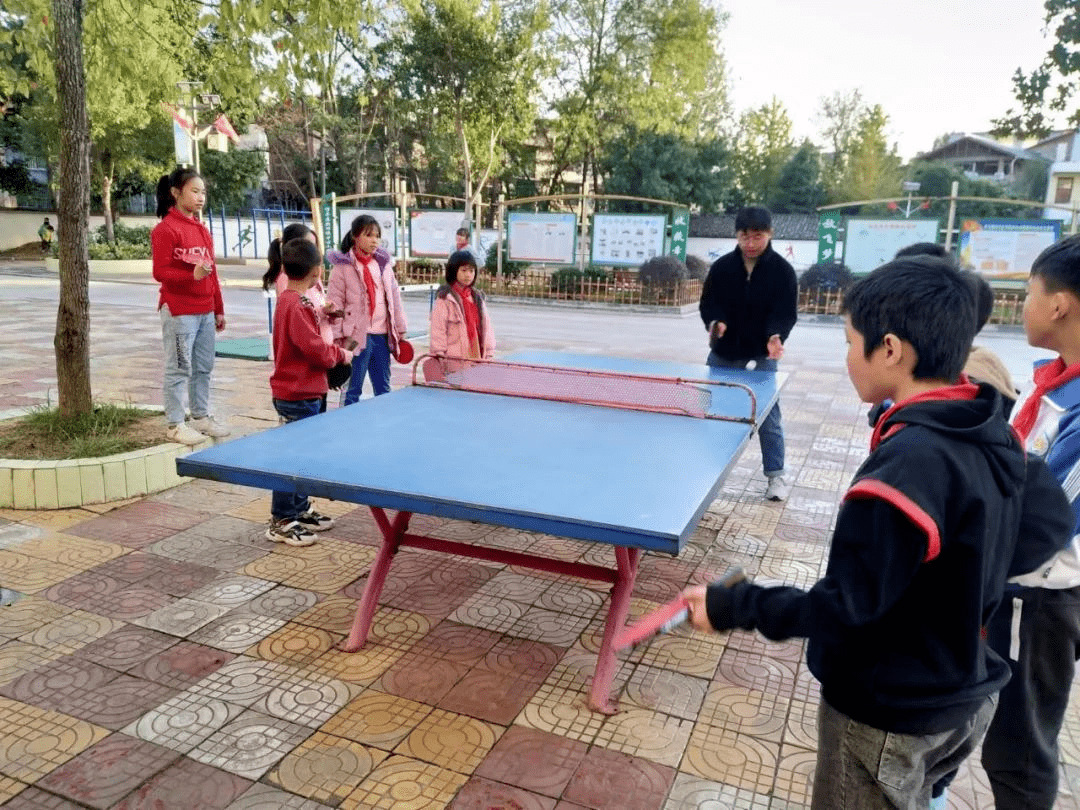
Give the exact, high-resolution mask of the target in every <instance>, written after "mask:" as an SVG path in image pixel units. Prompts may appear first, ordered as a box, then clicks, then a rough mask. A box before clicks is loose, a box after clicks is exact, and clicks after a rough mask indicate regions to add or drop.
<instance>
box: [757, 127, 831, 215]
mask: <svg viewBox="0 0 1080 810" xmlns="http://www.w3.org/2000/svg"><path fill="white" fill-rule="evenodd" d="M824 201H825V186H824V185H823V184H822V182H821V153H820V151H819V150H818V148H817V147H816V146H814V144H813V143H811V142H810V141H809V140H804V141H803V142H802V143H801V144H800V145H799V148H798V149H796V150H795V154H793V155H792V156H791V158H790V160H788V162H787V163H785V164H784V167H783V169H782V170H781V171H780V179H779V180H778V181H777V188H776V192H775V193H774V195H773V196H772V197H771V198H769V200H768V202H767V205H768V207H769V210H771V211H772V212H773V213H777V214H812V213H814V211H815V209H816V208H817V207H818V206H819V205H821V204H822V203H823V202H824Z"/></svg>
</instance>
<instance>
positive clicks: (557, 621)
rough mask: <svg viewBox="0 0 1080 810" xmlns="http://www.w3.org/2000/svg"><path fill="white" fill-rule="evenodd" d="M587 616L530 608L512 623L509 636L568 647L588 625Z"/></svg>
mask: <svg viewBox="0 0 1080 810" xmlns="http://www.w3.org/2000/svg"><path fill="white" fill-rule="evenodd" d="M589 621H590V619H589V617H588V616H572V615H570V614H569V613H556V612H554V611H552V610H542V609H540V608H530V609H529V610H527V611H525V613H524V614H523V615H522V616H521V618H520V619H518V620H517V621H516V622H514V625H513V626H512V627H511V628H510V630H509V634H510V635H512V636H518V637H520V638H527V639H530V640H532V641H541V642H543V643H545V644H554V645H556V646H558V647H569V646H571V645H572V644H573V643H574V642H575V641H577V640H578V638H579V637H580V636H581V634H582V632H584V630H585V628H586V627H587V626H588V625H589Z"/></svg>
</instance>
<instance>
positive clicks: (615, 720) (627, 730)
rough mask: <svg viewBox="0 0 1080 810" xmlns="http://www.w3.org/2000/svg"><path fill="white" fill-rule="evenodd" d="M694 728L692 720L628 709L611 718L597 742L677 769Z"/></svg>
mask: <svg viewBox="0 0 1080 810" xmlns="http://www.w3.org/2000/svg"><path fill="white" fill-rule="evenodd" d="M693 727H694V721H693V720H684V719H682V718H679V717H670V716H668V715H666V714H661V713H659V712H654V711H650V710H648V709H625V710H623V711H620V712H619V713H618V714H616V715H614V716H613V717H610V718H608V721H607V722H606V723H605V724H604V727H603V728H602V729H600V733H599V734H597V735H596V739H595V740H594V744H595V745H600V746H603V747H604V748H608V749H610V750H612V751H621V752H622V753H624V754H630V755H632V756H637V757H642V758H643V759H647V760H650V761H652V762H659V763H660V764H661V765H669V766H671V767H672V768H677V767H678V766H679V762H680V760H682V757H683V752H684V751H685V750H686V743H687V742H688V741H689V739H690V732H691V731H692V730H693Z"/></svg>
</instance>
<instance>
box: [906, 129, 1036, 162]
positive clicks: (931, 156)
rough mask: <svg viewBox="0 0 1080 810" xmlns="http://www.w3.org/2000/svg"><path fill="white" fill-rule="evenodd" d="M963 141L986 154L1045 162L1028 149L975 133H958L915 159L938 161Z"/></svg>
mask: <svg viewBox="0 0 1080 810" xmlns="http://www.w3.org/2000/svg"><path fill="white" fill-rule="evenodd" d="M964 141H968V142H969V143H971V144H974V145H975V146H977V147H979V148H980V149H985V150H986V151H988V152H992V153H994V154H998V155H1003V156H1005V157H1008V158H1018V159H1020V160H1043V161H1045V160H1046V157H1045V156H1043V155H1040V154H1039V153H1038V152H1033V151H1031V150H1030V149H1024V148H1023V147H1019V146H1009V145H1008V144H1004V143H1000V142H998V141H995V140H994V139H993V138H990V137H987V136H986V135H980V134H978V133H976V132H962V133H958V134H956V135H955V136H954V137H951V138H950V140H949V141H948V142H947V143H944V144H942V145H941V146H939V147H937V148H936V149H930V150H929V151H926V152H922V153H921V154H919V155H916V157H915V159H916V160H939V159H942V158H945V157H949V155H948V152H950V151H951V150H953V149H955V148H956V147H957V146H958V145H959V144H961V143H963V142H964Z"/></svg>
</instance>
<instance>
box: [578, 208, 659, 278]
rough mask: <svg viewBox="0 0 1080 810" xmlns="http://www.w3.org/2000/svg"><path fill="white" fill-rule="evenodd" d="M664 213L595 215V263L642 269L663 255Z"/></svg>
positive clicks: (593, 239) (593, 253) (593, 226)
mask: <svg viewBox="0 0 1080 810" xmlns="http://www.w3.org/2000/svg"><path fill="white" fill-rule="evenodd" d="M666 228H667V217H666V216H664V215H663V214H594V215H593V222H592V263H593V264H608V265H614V266H617V267H640V266H641V265H642V264H644V263H645V262H647V261H648V260H649V259H652V258H654V257H656V256H659V255H661V254H662V253H663V252H664V231H665V229H666Z"/></svg>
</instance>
